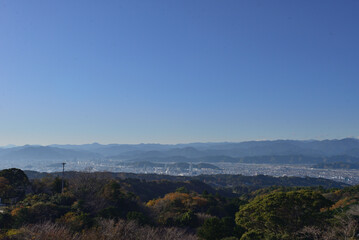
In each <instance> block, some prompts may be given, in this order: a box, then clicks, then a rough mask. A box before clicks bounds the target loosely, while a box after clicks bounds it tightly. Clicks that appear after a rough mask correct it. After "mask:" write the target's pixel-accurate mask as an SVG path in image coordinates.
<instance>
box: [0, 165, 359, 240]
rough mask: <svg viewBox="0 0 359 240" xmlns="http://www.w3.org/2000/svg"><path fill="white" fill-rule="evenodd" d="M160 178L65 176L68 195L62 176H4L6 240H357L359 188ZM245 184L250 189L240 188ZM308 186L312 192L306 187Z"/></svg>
mask: <svg viewBox="0 0 359 240" xmlns="http://www.w3.org/2000/svg"><path fill="white" fill-rule="evenodd" d="M32 174H33V175H32V176H34V173H32ZM145 177H146V178H147V179H144V178H145ZM159 177H160V176H155V175H154V176H146V175H139V176H137V178H134V176H132V177H130V176H125V175H118V174H113V173H100V172H97V173H88V172H82V173H79V172H77V173H67V177H66V179H65V182H64V183H65V184H64V189H63V191H62V181H61V179H60V178H59V177H58V176H56V174H52V175H51V174H43V176H42V177H40V175H37V178H31V179H30V180H29V179H28V177H27V176H26V174H25V173H24V172H23V171H21V170H20V169H6V170H2V171H0V197H1V199H2V203H3V206H1V212H0V228H1V231H0V233H1V235H0V236H1V239H19V240H21V239H39V240H42V239H44V240H45V239H90V240H91V239H130V240H131V239H146V240H147V239H148V240H149V239H168V240H169V239H205V240H219V239H232V240H235V239H241V240H248V239H253V240H254V239H328V240H329V239H333V240H334V239H356V236H357V233H358V232H357V231H358V221H359V188H358V187H357V186H351V187H344V188H343V186H337V187H335V188H330V186H328V185H327V186H325V187H327V188H324V187H322V186H320V182H321V181H322V180H320V179H318V182H316V184H317V185H316V184H314V182H315V181H313V179H305V178H303V179H302V181H299V179H296V178H295V180H294V179H291V178H277V179H276V178H272V177H267V176H257V177H251V178H247V177H244V176H230V175H229V176H226V175H219V176H199V177H196V178H195V179H185V178H179V177H172V178H173V179H170V178H171V177H170V176H167V177H168V178H169V179H159ZM164 177H166V176H164ZM156 178H157V179H156ZM239 179H241V181H242V183H245V184H247V185H248V186H251V187H245V186H244V185H243V186H241V185H236V183H237V184H238V183H239ZM310 180H312V181H313V183H312V185H311V187H304V186H307V185H302V184H303V183H305V182H307V183H308V182H309V181H310ZM245 181H247V182H245ZM207 183H209V184H210V185H209V184H207ZM284 183H289V184H284ZM295 183H297V185H295ZM322 183H323V184H325V183H326V182H325V181H324V182H322ZM215 185H217V187H216V186H215ZM231 185H232V187H230V186H231ZM260 185H262V187H260ZM223 186H225V187H223ZM328 187H329V188H328Z"/></svg>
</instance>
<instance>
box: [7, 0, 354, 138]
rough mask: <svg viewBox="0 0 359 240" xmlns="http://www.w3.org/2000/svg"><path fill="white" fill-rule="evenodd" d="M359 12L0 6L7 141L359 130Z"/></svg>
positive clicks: (315, 5)
mask: <svg viewBox="0 0 359 240" xmlns="http://www.w3.org/2000/svg"><path fill="white" fill-rule="evenodd" d="M358 12H359V1H355V0H353V1H350V0H348V1H309V0H305V1H285V0H282V1H265V0H263V1H255V0H248V1H234V0H233V1H210V0H203V1H197V0H183V1H171V0H170V1H169V0H163V1H156V0H151V1H135V0H131V1H117V0H116V1H115V0H113V1H111V0H109V1H92V0H77V1H73V0H63V1H47V0H43V1H40V0H39V1H26V0H23V1H20V0H19V1H10V0H0V136H1V138H0V145H6V144H10V143H12V144H18V145H22V144H44V145H46V144H52V143H75V144H80V143H90V142H95V141H96V142H100V143H141V142H144V143H184V142H197V141H201V142H217V141H245V140H260V139H326V138H344V137H349V136H354V137H357V136H359V121H358V119H359V78H358V77H359V27H358V25H359V14H358Z"/></svg>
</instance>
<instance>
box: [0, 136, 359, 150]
mask: <svg viewBox="0 0 359 240" xmlns="http://www.w3.org/2000/svg"><path fill="white" fill-rule="evenodd" d="M343 139H358V140H359V137H353V136H348V137H344V138H331V139H328V138H323V139H252V140H243V141H216V142H211V141H196V142H174V143H161V142H137V143H136V142H134V143H128V142H122V143H117V142H109V143H103V142H85V143H49V144H40V143H31V144H30V143H25V144H11V143H10V144H6V145H0V148H4V147H21V146H26V145H29V146H44V147H46V146H52V145H87V144H100V145H111V144H118V145H140V144H160V145H182V144H196V143H205V144H211V143H214V144H215V143H243V142H260V141H325V140H330V141H331V140H343Z"/></svg>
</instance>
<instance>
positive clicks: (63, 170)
mask: <svg viewBox="0 0 359 240" xmlns="http://www.w3.org/2000/svg"><path fill="white" fill-rule="evenodd" d="M65 164H66V163H64V162H63V163H62V182H61V193H63V192H64V178H65Z"/></svg>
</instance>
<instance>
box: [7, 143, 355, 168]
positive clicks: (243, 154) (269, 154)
mask: <svg viewBox="0 0 359 240" xmlns="http://www.w3.org/2000/svg"><path fill="white" fill-rule="evenodd" d="M107 160H111V161H119V162H123V161H131V162H141V161H151V162H212V163H215V162H244V163H291V164H295V163H318V162H338V161H340V162H359V140H358V139H355V138H345V139H340V140H322V141H317V140H311V141H299V140H275V141H249V142H239V143H230V142H223V143H190V144H176V145H166V144H134V145H131V144H109V145H102V144H98V143H93V144H84V145H49V146H38V145H36V146H34V145H25V146H20V147H19V146H8V147H6V148H0V163H3V164H5V163H7V164H15V165H17V164H18V165H24V164H32V165H36V164H40V163H41V164H42V163H45V162H46V163H48V164H52V163H58V162H61V161H66V162H69V161H107Z"/></svg>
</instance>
